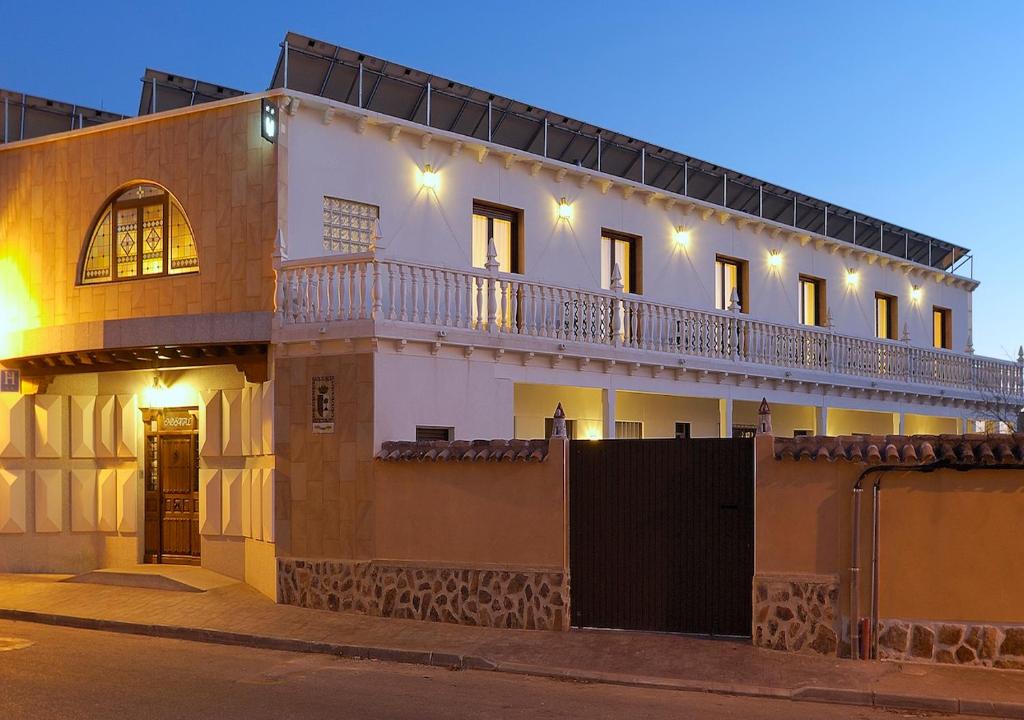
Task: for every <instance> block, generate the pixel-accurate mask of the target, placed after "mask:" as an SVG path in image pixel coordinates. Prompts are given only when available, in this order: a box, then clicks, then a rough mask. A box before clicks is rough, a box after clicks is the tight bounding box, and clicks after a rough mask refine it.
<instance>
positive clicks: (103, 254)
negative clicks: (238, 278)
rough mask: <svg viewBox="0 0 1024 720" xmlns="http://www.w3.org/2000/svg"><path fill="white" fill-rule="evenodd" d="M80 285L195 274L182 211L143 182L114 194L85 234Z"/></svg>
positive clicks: (166, 195)
mask: <svg viewBox="0 0 1024 720" xmlns="http://www.w3.org/2000/svg"><path fill="white" fill-rule="evenodd" d="M81 267H82V271H81V276H80V278H79V282H81V283H82V284H86V285H89V284H94V283H103V282H112V281H114V280H130V279H133V278H142V277H154V276H159V275H167V274H177V273H184V272H197V271H198V270H199V256H198V254H197V252H196V243H195V237H194V235H193V234H192V228H191V227H190V226H189V224H188V219H187V218H186V217H185V212H184V211H183V210H182V209H181V206H180V205H178V202H177V201H176V200H175V199H174V198H173V197H171V195H170V193H168V192H167V191H166V190H164V189H163V188H162V187H160V186H158V185H153V184H150V183H143V184H137V185H133V186H131V187H129V188H126V189H123V190H120V191H118V192H117V193H116V194H115V195H114V196H113V197H112V198H111V199H110V200H108V201H107V203H106V204H105V205H104V207H103V209H102V211H101V212H100V213H99V219H98V220H97V221H96V223H95V224H94V225H93V226H92V228H91V229H90V232H89V241H88V243H87V244H86V247H85V252H84V256H83V258H82V264H81Z"/></svg>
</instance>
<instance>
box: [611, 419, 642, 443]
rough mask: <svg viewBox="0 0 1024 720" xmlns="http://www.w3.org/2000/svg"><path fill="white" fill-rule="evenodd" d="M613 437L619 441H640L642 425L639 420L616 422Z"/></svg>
mask: <svg viewBox="0 0 1024 720" xmlns="http://www.w3.org/2000/svg"><path fill="white" fill-rule="evenodd" d="M615 437H616V438H618V439H619V440H642V439H643V437H644V424H643V423H642V422H640V421H639V420H616V421H615Z"/></svg>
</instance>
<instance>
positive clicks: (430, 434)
mask: <svg viewBox="0 0 1024 720" xmlns="http://www.w3.org/2000/svg"><path fill="white" fill-rule="evenodd" d="M454 434H455V428H450V427H436V426H430V425H417V426H416V442H423V441H436V440H441V441H448V442H451V439H452V435H454Z"/></svg>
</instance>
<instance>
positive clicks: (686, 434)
mask: <svg viewBox="0 0 1024 720" xmlns="http://www.w3.org/2000/svg"><path fill="white" fill-rule="evenodd" d="M690 433H691V429H690V423H688V422H677V423H676V440H689V439H690V437H691V435H690Z"/></svg>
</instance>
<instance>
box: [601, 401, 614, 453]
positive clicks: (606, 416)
mask: <svg viewBox="0 0 1024 720" xmlns="http://www.w3.org/2000/svg"><path fill="white" fill-rule="evenodd" d="M601 422H602V428H601V430H602V437H604V439H605V440H614V439H615V388H605V389H603V390H601Z"/></svg>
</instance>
